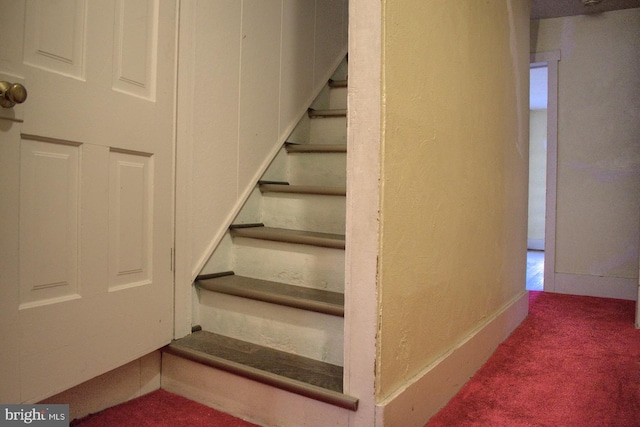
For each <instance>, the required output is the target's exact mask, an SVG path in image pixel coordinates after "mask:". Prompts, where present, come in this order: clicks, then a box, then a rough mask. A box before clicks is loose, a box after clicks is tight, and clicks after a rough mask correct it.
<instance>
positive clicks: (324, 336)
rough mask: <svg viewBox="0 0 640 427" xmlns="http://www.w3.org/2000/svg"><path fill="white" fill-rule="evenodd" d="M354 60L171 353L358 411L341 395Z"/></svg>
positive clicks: (293, 143)
mask: <svg viewBox="0 0 640 427" xmlns="http://www.w3.org/2000/svg"><path fill="white" fill-rule="evenodd" d="M346 78H347V63H346V60H345V61H344V62H343V63H342V65H341V66H340V67H339V68H338V70H336V72H335V74H334V76H333V78H332V79H331V80H329V82H328V83H327V85H326V87H325V88H324V89H323V90H322V92H321V93H320V94H319V95H318V97H317V98H316V100H315V101H314V102H313V104H312V105H311V108H309V111H308V114H306V115H305V116H304V117H303V118H302V119H301V120H300V122H299V124H298V126H297V127H296V129H295V130H294V131H293V132H292V134H291V136H290V137H289V139H288V142H287V143H285V145H284V146H283V147H282V150H281V151H280V153H279V154H278V155H277V156H276V158H275V159H274V161H273V162H272V164H271V166H270V167H269V169H268V170H267V171H266V172H265V174H264V175H263V177H262V178H261V180H260V181H259V182H258V183H257V184H256V188H255V190H254V192H253V193H252V195H251V196H250V198H249V199H248V200H247V201H246V203H245V205H244V206H243V208H242V210H241V211H240V213H239V214H238V216H237V218H236V219H235V220H234V223H233V225H232V226H231V227H230V228H229V230H228V232H227V234H226V236H225V237H224V239H223V240H222V242H221V243H220V245H219V247H218V248H217V249H216V251H215V253H214V254H213V256H212V257H211V259H210V260H209V262H208V264H207V265H206V266H205V268H204V269H203V272H202V273H201V274H200V275H199V276H198V278H197V279H196V282H195V288H196V295H197V301H196V302H195V304H194V319H195V322H194V323H196V325H195V326H194V327H193V332H192V334H190V335H188V336H187V337H185V338H182V339H180V340H176V341H174V342H173V343H171V344H170V345H169V346H167V347H166V348H165V349H164V353H166V354H171V355H173V356H177V357H180V358H184V359H187V360H190V361H194V362H197V363H199V364H203V365H206V366H208V367H212V368H215V369H218V370H222V371H226V372H227V373H231V374H233V375H236V376H241V377H244V378H248V379H250V380H252V381H257V382H259V383H262V384H264V385H267V386H269V387H275V388H278V389H281V390H286V391H287V392H290V393H295V394H297V395H301V396H304V397H306V398H311V399H315V400H318V401H320V402H324V403H328V404H331V405H335V406H337V407H340V408H344V409H348V410H352V411H355V410H356V409H357V405H358V400H357V399H356V398H354V397H352V396H348V395H346V394H344V393H343V360H344V355H343V346H344V343H343V341H344V322H343V320H344V319H343V318H344V276H345V274H344V248H345V213H346V212H345V211H346V203H345V198H346V147H347V146H346V131H347V122H346V111H347V110H346V107H347V106H346V99H347V89H346V87H347V85H346Z"/></svg>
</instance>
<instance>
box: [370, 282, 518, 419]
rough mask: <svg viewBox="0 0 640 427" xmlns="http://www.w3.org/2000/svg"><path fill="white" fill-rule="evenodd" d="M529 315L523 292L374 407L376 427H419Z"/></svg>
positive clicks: (442, 405)
mask: <svg viewBox="0 0 640 427" xmlns="http://www.w3.org/2000/svg"><path fill="white" fill-rule="evenodd" d="M528 312H529V294H528V292H526V291H525V292H523V293H522V294H520V295H518V297H516V298H515V299H513V300H512V301H510V302H509V303H507V304H506V305H505V307H504V308H503V309H501V310H500V311H498V312H497V313H496V314H495V315H494V316H493V317H491V318H490V319H488V320H487V321H486V322H485V323H483V324H482V325H480V326H479V327H478V328H477V329H476V330H475V331H474V332H473V333H471V334H469V336H467V337H466V338H465V339H464V340H463V341H461V342H460V343H459V344H458V345H457V346H456V347H455V348H453V349H451V351H449V352H448V353H447V354H445V355H444V356H442V357H441V358H440V359H439V360H437V361H436V362H435V363H433V364H431V365H430V366H429V367H427V368H426V369H425V370H424V371H423V372H422V373H421V374H420V375H418V376H417V377H416V379H415V381H413V382H412V383H411V384H409V385H407V386H406V387H405V388H404V389H402V390H400V391H399V392H398V393H396V394H395V395H393V396H391V397H390V398H388V399H387V400H385V401H384V402H381V403H379V404H378V405H377V407H376V412H377V413H376V426H379V427H382V426H384V427H414V426H415V427H422V426H424V425H425V423H426V422H427V421H428V420H429V419H430V418H431V417H432V416H433V415H435V414H436V413H437V412H438V411H439V410H440V409H441V408H442V407H444V405H446V403H447V402H448V401H449V400H450V399H451V398H452V397H453V396H454V395H455V394H456V393H457V392H458V391H459V390H460V389H461V388H462V386H463V385H464V384H465V383H466V382H467V381H468V380H469V378H471V377H472V376H473V374H474V373H475V372H476V371H477V370H478V369H479V368H480V367H481V366H482V365H483V364H484V362H485V361H486V360H487V359H488V358H489V356H491V354H493V352H494V351H495V349H496V348H497V347H498V345H499V344H500V343H501V342H502V341H504V340H505V339H506V338H507V337H508V336H509V334H511V332H513V330H514V329H515V328H516V327H517V326H518V325H519V324H520V323H521V322H522V321H523V320H524V318H525V317H526V316H527V313H528Z"/></svg>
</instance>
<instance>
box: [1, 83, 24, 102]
mask: <svg viewBox="0 0 640 427" xmlns="http://www.w3.org/2000/svg"><path fill="white" fill-rule="evenodd" d="M26 99H27V89H26V88H25V87H24V86H22V85H21V84H20V83H13V84H12V83H9V82H5V81H0V106H2V108H12V107H13V106H14V105H16V104H22V103H23V102H24V101H25V100H26Z"/></svg>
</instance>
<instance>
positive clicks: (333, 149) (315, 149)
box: [285, 142, 347, 153]
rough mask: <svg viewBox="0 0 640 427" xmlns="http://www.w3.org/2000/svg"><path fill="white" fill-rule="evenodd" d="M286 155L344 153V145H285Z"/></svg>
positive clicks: (288, 143)
mask: <svg viewBox="0 0 640 427" xmlns="http://www.w3.org/2000/svg"><path fill="white" fill-rule="evenodd" d="M285 147H286V149H287V152H288V153H346V152H347V145H346V144H295V143H290V142H287V143H286V146H285Z"/></svg>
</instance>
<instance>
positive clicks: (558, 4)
mask: <svg viewBox="0 0 640 427" xmlns="http://www.w3.org/2000/svg"><path fill="white" fill-rule="evenodd" d="M585 1H588V0H532V1H531V19H545V18H558V17H561V16H570V15H590V14H594V13H601V12H609V11H612V10H619V9H631V8H635V7H640V0H602V1H601V2H600V3H598V4H594V5H592V6H585V5H584V4H583V3H584V2H585Z"/></svg>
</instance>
